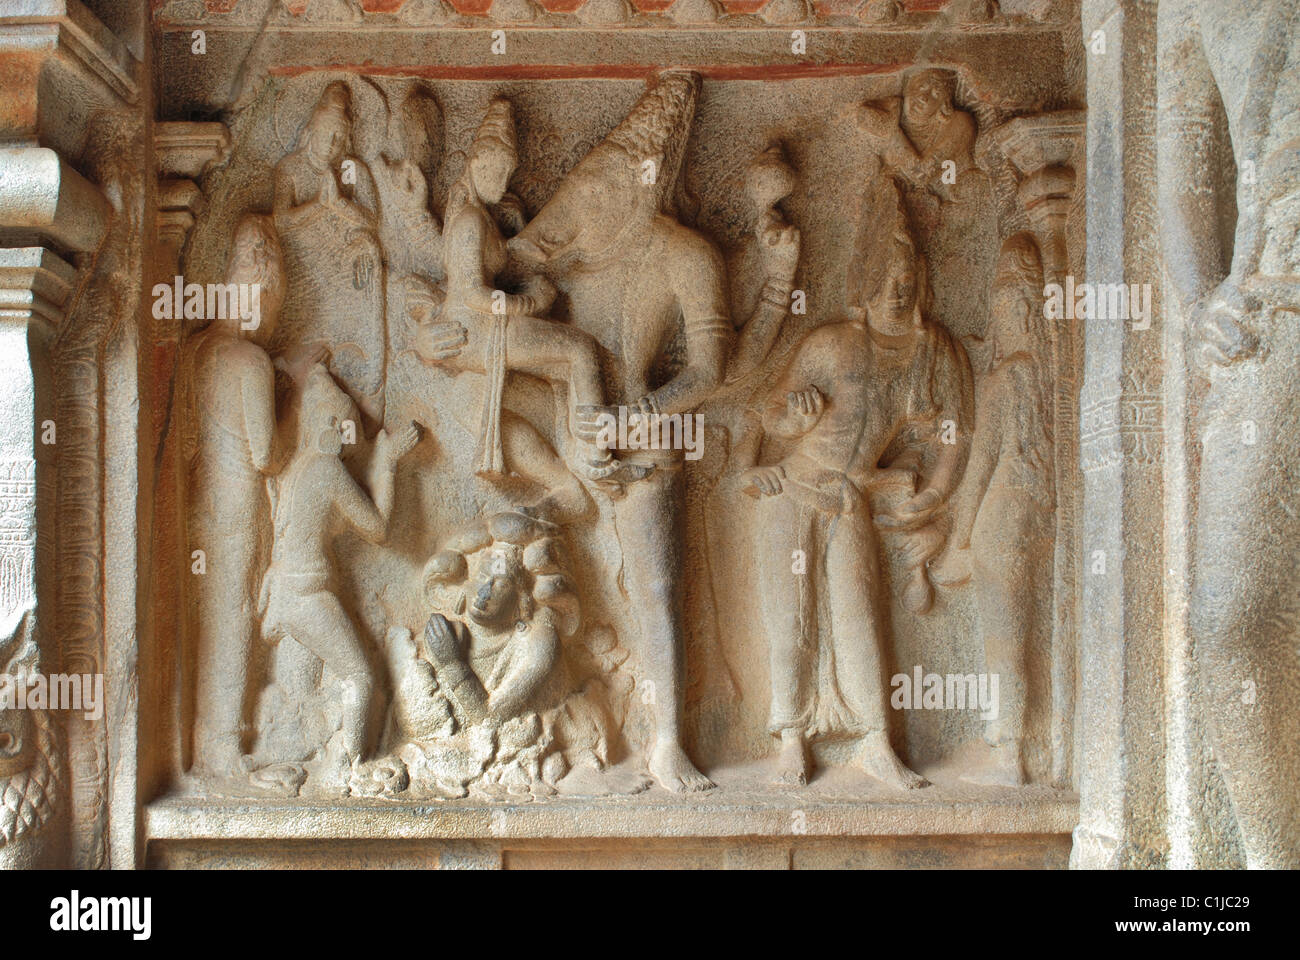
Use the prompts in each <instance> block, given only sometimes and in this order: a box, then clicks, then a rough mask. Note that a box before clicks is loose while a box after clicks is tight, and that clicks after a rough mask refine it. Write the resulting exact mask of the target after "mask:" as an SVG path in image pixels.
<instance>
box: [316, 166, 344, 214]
mask: <svg viewBox="0 0 1300 960" xmlns="http://www.w3.org/2000/svg"><path fill="white" fill-rule="evenodd" d="M317 197H318V199H319V200H320V202H321V203H323V204H325V205H326V206H331V207H332V206H334V205H336V204H337V203H338V202H339V199H340V198H339V182H338V181H337V180H336V179H334V171H333V170H326V171H325V172H324V173H323V174H321V178H320V193H319V194H318V195H317Z"/></svg>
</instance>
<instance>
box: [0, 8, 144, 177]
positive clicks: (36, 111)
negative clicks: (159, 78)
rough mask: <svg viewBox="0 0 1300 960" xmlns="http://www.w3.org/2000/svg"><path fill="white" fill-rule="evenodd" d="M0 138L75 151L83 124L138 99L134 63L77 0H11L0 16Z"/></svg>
mask: <svg viewBox="0 0 1300 960" xmlns="http://www.w3.org/2000/svg"><path fill="white" fill-rule="evenodd" d="M0 63H3V64H4V68H5V98H4V105H3V107H2V108H0V140H9V141H20V142H22V141H26V142H33V143H41V144H43V145H45V146H50V147H54V148H55V149H57V150H58V151H59V152H60V153H62V154H64V155H65V156H69V157H75V156H76V155H78V154H79V153H80V150H81V145H82V138H83V137H84V136H85V129H86V121H87V119H88V118H89V117H90V116H91V115H93V114H94V113H96V112H97V111H100V110H105V109H117V108H121V107H124V106H129V105H132V104H135V103H137V102H139V99H140V89H139V86H138V83H137V80H136V74H137V69H138V66H139V64H138V61H136V60H135V58H134V57H132V56H131V54H130V52H129V51H128V50H127V48H126V45H125V44H123V43H122V41H121V40H119V39H118V38H117V37H115V36H114V35H113V34H112V33H111V32H110V31H109V30H108V28H107V27H105V26H104V25H103V24H102V23H100V22H99V21H98V20H97V19H95V17H94V16H93V15H92V14H91V13H90V11H88V10H87V9H86V8H85V7H83V6H82V5H81V4H80V3H78V2H77V0H9V2H8V3H6V4H5V6H4V8H3V11H0Z"/></svg>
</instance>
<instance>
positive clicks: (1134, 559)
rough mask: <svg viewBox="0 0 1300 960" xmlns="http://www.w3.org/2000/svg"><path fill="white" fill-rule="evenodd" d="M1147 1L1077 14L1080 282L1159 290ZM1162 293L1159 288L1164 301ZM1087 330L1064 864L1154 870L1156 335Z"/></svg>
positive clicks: (1099, 324)
mask: <svg viewBox="0 0 1300 960" xmlns="http://www.w3.org/2000/svg"><path fill="white" fill-rule="evenodd" d="M1155 11H1156V4H1155V3H1154V2H1153V0H1085V2H1084V4H1083V29H1084V35H1085V36H1092V35H1093V34H1094V31H1098V30H1101V31H1103V32H1104V35H1105V38H1106V46H1105V52H1104V53H1100V52H1098V53H1090V54H1089V56H1088V170H1089V177H1088V197H1087V209H1088V253H1087V269H1088V281H1089V282H1090V283H1094V284H1100V283H1106V284H1118V283H1136V284H1144V283H1151V284H1153V286H1154V285H1155V281H1156V280H1157V278H1158V277H1159V249H1158V246H1159V244H1158V240H1157V236H1158V230H1157V227H1158V225H1157V221H1156V196H1155V190H1156V175H1155V168H1154V158H1155V155H1156V149H1155V129H1154V127H1155V125H1154V124H1153V123H1152V122H1151V117H1152V114H1151V109H1152V106H1153V104H1154V103H1155V101H1156V69H1155V42H1156V32H1155V20H1156V13H1155ZM1157 294H1158V290H1157ZM1150 322H1151V329H1143V330H1135V329H1133V324H1131V323H1129V322H1127V321H1125V320H1122V319H1092V320H1088V321H1086V330H1085V337H1084V358H1083V363H1084V382H1083V391H1082V396H1081V400H1080V423H1081V430H1080V434H1081V435H1080V447H1081V450H1080V460H1081V467H1082V471H1083V475H1082V481H1083V483H1082V486H1083V511H1082V523H1081V530H1080V533H1081V538H1082V543H1081V556H1080V561H1081V562H1080V582H1081V583H1082V585H1083V586H1082V608H1081V610H1082V613H1081V617H1082V619H1081V625H1080V656H1079V664H1080V671H1081V676H1080V683H1079V690H1080V711H1079V723H1080V725H1081V730H1080V736H1079V743H1080V755H1079V768H1080V787H1079V794H1080V796H1079V818H1080V823H1079V826H1078V827H1077V828H1075V831H1074V849H1073V852H1072V853H1071V859H1070V862H1071V865H1073V866H1076V867H1083V868H1093V869H1096V868H1154V867H1160V866H1163V865H1164V864H1165V862H1166V856H1167V837H1166V831H1165V824H1166V813H1165V803H1166V800H1165V797H1166V793H1165V729H1164V691H1165V672H1164V654H1165V651H1164V643H1165V600H1164V596H1165V591H1164V567H1165V518H1164V514H1163V510H1162V509H1161V504H1162V500H1163V497H1164V484H1165V478H1164V474H1163V447H1164V431H1165V408H1164V396H1163V374H1162V370H1163V364H1164V358H1163V346H1162V337H1161V335H1160V332H1159V327H1158V325H1159V324H1161V323H1163V314H1162V307H1161V305H1160V303H1159V300H1158V296H1157V298H1156V299H1155V300H1154V301H1153V304H1152V316H1151V317H1150Z"/></svg>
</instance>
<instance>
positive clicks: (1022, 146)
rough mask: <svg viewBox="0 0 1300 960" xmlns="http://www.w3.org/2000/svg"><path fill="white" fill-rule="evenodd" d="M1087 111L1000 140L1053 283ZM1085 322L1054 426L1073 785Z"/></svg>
mask: <svg viewBox="0 0 1300 960" xmlns="http://www.w3.org/2000/svg"><path fill="white" fill-rule="evenodd" d="M1084 129H1085V128H1084V113H1083V111H1079V110H1066V111H1059V112H1056V113H1044V114H1037V115H1034V116H1027V117H1017V118H1016V119H1014V120H1011V121H1008V122H1007V123H1005V124H1003V125H1002V126H1001V127H999V128H998V129H997V131H996V132H995V137H996V138H997V140H998V142H999V143H1000V144H1001V146H1002V151H1003V153H1005V154H1006V156H1007V158H1008V159H1009V160H1010V161H1011V162H1012V163H1013V164H1014V165H1015V167H1016V170H1017V172H1018V174H1019V176H1020V187H1019V191H1018V192H1019V197H1020V203H1021V205H1022V206H1023V208H1024V210H1025V215H1026V216H1027V217H1028V218H1029V223H1030V225H1031V226H1032V228H1033V230H1034V233H1035V235H1036V236H1037V238H1038V243H1039V246H1040V247H1041V248H1042V251H1043V267H1044V271H1043V272H1044V278H1045V280H1046V282H1047V283H1062V284H1063V283H1064V281H1065V277H1066V276H1067V275H1068V274H1069V273H1070V272H1071V268H1070V254H1069V244H1068V237H1069V219H1070V211H1071V207H1072V206H1073V204H1074V197H1075V186H1076V183H1075V181H1076V176H1075V172H1074V162H1075V161H1074V157H1075V154H1076V153H1077V152H1078V150H1079V146H1080V145H1081V144H1082V143H1083V136H1084ZM1079 335H1080V329H1079V324H1078V321H1075V320H1070V319H1064V318H1063V319H1061V320H1058V321H1057V322H1056V324H1055V325H1054V327H1053V330H1052V362H1053V372H1054V374H1055V379H1056V395H1055V397H1054V402H1053V406H1054V409H1053V416H1052V419H1053V423H1054V425H1055V430H1054V435H1055V444H1056V498H1057V505H1056V512H1057V536H1056V556H1055V568H1056V573H1055V588H1054V591H1053V594H1054V597H1055V602H1054V611H1053V616H1052V779H1053V781H1054V782H1055V783H1057V784H1058V785H1060V786H1069V785H1070V784H1071V782H1072V780H1073V771H1072V769H1071V767H1072V758H1073V756H1074V710H1075V685H1076V683H1077V678H1076V676H1075V673H1076V671H1075V657H1076V655H1077V650H1078V632H1079V625H1078V613H1077V611H1078V602H1079V566H1078V556H1079V551H1078V536H1079V502H1078V499H1079V473H1078V452H1079V446H1078V437H1079V418H1078V397H1079V372H1080V371H1079V358H1078V352H1077V346H1076V345H1077V344H1078V343H1079V342H1080V340H1079Z"/></svg>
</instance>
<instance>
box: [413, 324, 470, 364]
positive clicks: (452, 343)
mask: <svg viewBox="0 0 1300 960" xmlns="http://www.w3.org/2000/svg"><path fill="white" fill-rule="evenodd" d="M468 342H469V331H468V330H466V329H465V327H464V326H463V325H462V324H459V323H457V322H456V321H455V320H440V321H438V322H437V323H430V324H423V325H421V326H420V327H419V328H418V329H417V331H416V334H415V352H416V353H418V354H419V355H420V356H421V357H422V358H423V359H425V360H427V361H429V362H430V363H439V362H441V361H443V360H450V359H452V358H453V357H456V356H459V355H460V351H461V350H462V349H463V348H464V346H465V344H466V343H468Z"/></svg>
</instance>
